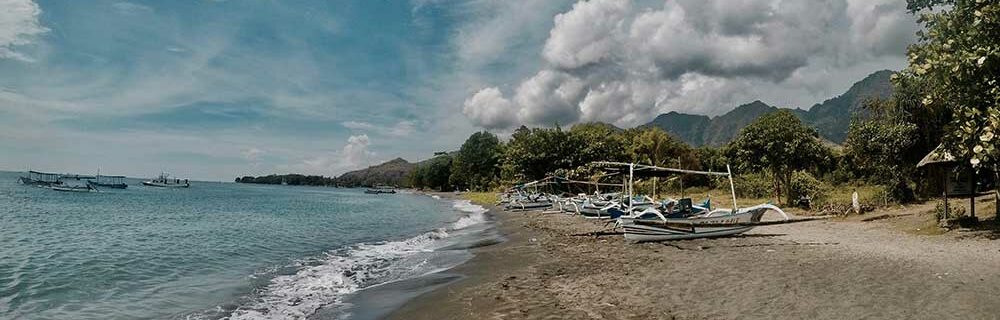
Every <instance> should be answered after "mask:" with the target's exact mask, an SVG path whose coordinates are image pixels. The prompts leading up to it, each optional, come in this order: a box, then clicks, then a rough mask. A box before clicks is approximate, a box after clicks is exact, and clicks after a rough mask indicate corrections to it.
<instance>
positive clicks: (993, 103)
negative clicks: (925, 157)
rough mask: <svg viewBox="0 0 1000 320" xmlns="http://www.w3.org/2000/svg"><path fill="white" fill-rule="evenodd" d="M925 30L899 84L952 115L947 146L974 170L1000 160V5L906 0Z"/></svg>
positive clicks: (960, 0)
mask: <svg viewBox="0 0 1000 320" xmlns="http://www.w3.org/2000/svg"><path fill="white" fill-rule="evenodd" d="M907 8H908V9H909V10H910V12H911V13H914V14H917V15H918V16H919V19H918V22H920V23H922V24H923V25H924V30H922V31H919V32H918V33H917V37H918V42H917V43H916V44H914V45H911V46H910V47H909V48H908V49H907V51H908V53H909V63H910V64H909V66H908V67H907V68H906V69H904V70H903V71H901V72H900V73H899V75H898V76H897V77H896V81H897V82H898V83H910V84H915V85H917V86H919V87H921V88H922V89H923V93H924V97H923V99H922V101H921V102H922V103H923V104H924V105H926V106H928V107H932V108H933V107H942V108H945V109H948V110H950V111H951V115H952V119H951V122H950V126H949V130H947V131H946V134H945V136H944V144H945V146H946V147H947V149H948V150H949V151H950V152H951V153H952V154H953V155H955V156H957V157H959V158H961V159H965V160H967V161H968V162H969V164H970V165H972V166H974V167H976V168H983V167H987V168H993V169H995V168H996V165H997V163H998V160H1000V147H998V144H1000V143H998V142H1000V83H998V82H1000V81H998V80H1000V2H997V1H985V0H975V1H973V0H908V1H907Z"/></svg>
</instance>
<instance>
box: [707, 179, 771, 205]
mask: <svg viewBox="0 0 1000 320" xmlns="http://www.w3.org/2000/svg"><path fill="white" fill-rule="evenodd" d="M716 183H717V185H716V187H717V188H719V189H723V190H728V189H729V180H728V179H719V180H717V181H716ZM733 184H734V185H735V186H736V195H737V196H738V197H741V198H754V199H759V198H769V197H770V196H771V191H772V190H773V189H774V180H773V179H772V178H771V177H770V176H769V175H767V174H765V173H751V174H744V175H739V176H736V177H734V178H733Z"/></svg>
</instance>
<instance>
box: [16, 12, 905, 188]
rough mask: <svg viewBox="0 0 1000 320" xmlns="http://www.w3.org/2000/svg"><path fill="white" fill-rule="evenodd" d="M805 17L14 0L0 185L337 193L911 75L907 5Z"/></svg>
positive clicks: (798, 103)
mask: <svg viewBox="0 0 1000 320" xmlns="http://www.w3.org/2000/svg"><path fill="white" fill-rule="evenodd" d="M703 3H707V4H703ZM795 3H796V2H785V1H746V2H726V1H719V2H713V1H707V2H706V1H622V0H594V1H580V2H575V1H513V0H511V1H488V0H471V1H433V0H423V1H402V0H400V1H318V0H317V1H253V0H247V1H205V0H202V1H138V0H133V1H48V0H0V6H2V7H4V8H5V9H7V10H4V12H2V13H0V169H5V170H24V169H26V168H28V167H31V168H32V169H38V170H49V171H67V172H81V173H89V172H94V171H96V170H97V168H101V171H102V172H104V173H109V174H112V173H113V174H127V175H131V176H151V175H155V174H158V173H159V172H160V171H167V172H171V173H173V174H175V175H178V176H181V177H191V178H200V179H209V180H226V181H229V180H231V179H232V178H233V177H236V176H241V175H260V174H268V173H285V172H302V173H310V174H323V175H336V174H339V173H342V172H344V171H347V170H351V169H356V168H360V167H365V166H368V165H372V164H377V163H379V162H381V161H385V160H389V159H392V158H395V157H397V156H401V157H404V158H406V159H409V160H421V159H423V158H426V157H428V156H429V155H430V154H432V153H433V152H434V151H439V150H450V149H455V148H457V146H458V145H460V144H461V142H462V141H463V140H464V138H465V137H467V136H468V135H469V134H470V133H472V132H474V131H475V130H481V129H483V128H486V129H490V130H493V131H496V132H499V133H501V134H502V133H503V132H506V131H509V130H510V128H511V127H514V126H516V125H520V124H528V125H551V124H552V123H555V122H559V123H562V124H571V123H574V122H582V121H606V122H610V123H614V124H616V125H620V126H632V125H637V124H641V123H643V122H645V121H648V120H649V119H651V118H652V117H653V116H655V114H657V113H660V112H667V111H681V112H691V113H701V114H709V115H717V114H721V113H724V112H725V111H727V110H728V109H731V108H732V107H734V106H736V105H738V104H741V103H745V102H747V101H752V100H755V99H761V100H763V101H765V102H768V103H771V104H776V105H781V106H790V107H808V106H810V105H811V104H812V103H815V102H819V101H822V100H823V99H826V98H829V97H832V96H833V95H835V94H838V93H840V92H843V90H845V89H846V88H847V87H849V86H850V84H851V83H853V82H854V81H857V80H859V79H861V78H862V77H864V76H865V75H866V74H868V73H871V72H873V71H875V70H879V69H885V68H899V67H901V66H903V65H904V62H905V59H904V58H903V56H904V55H903V54H904V52H903V48H904V47H905V45H906V44H907V43H910V42H911V41H912V32H913V31H915V30H916V29H915V28H916V25H915V23H914V22H913V21H912V20H913V19H912V17H910V16H909V15H906V14H905V13H904V12H903V11H902V7H901V6H900V5H899V4H896V3H893V2H888V1H885V2H884V3H883V2H882V1H826V2H823V5H810V6H799V5H795ZM696 6H705V7H696ZM698 15H704V16H698ZM804 21H811V22H817V21H818V22H820V23H821V27H819V28H815V29H810V28H803V26H802V24H803V23H804ZM665 35H669V36H665ZM815 39H819V40H823V41H816V40H815ZM768 48H777V49H781V51H770V50H767V49H768ZM761 70H765V71H763V72H762V71H761Z"/></svg>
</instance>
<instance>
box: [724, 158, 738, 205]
mask: <svg viewBox="0 0 1000 320" xmlns="http://www.w3.org/2000/svg"><path fill="white" fill-rule="evenodd" d="M726 173H727V174H728V175H729V191H731V192H732V193H733V213H736V209H737V208H738V207H737V206H736V185H734V184H733V170H732V169H730V168H729V165H728V164H727V165H726Z"/></svg>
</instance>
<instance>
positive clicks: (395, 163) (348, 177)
mask: <svg viewBox="0 0 1000 320" xmlns="http://www.w3.org/2000/svg"><path fill="white" fill-rule="evenodd" d="M416 166H417V164H416V163H410V162H409V161H406V160H405V159H403V158H396V159H393V160H390V161H388V162H385V163H382V164H379V165H376V166H371V167H368V168H365V169H361V170H354V171H350V172H347V173H344V174H342V175H340V176H339V177H336V178H334V177H325V176H313V175H302V174H280V175H279V174H272V175H266V176H259V177H253V176H245V177H240V178H236V182H237V183H256V184H287V185H292V186H326V187H348V188H353V187H373V186H377V185H389V186H402V187H406V186H408V185H409V184H408V183H407V181H406V177H407V176H408V175H409V174H410V172H411V171H413V168H416Z"/></svg>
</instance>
